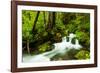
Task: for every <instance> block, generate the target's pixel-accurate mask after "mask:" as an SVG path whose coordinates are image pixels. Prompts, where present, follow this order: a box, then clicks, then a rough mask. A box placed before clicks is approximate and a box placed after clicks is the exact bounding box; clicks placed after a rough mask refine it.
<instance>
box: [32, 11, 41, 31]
mask: <svg viewBox="0 0 100 73" xmlns="http://www.w3.org/2000/svg"><path fill="white" fill-rule="evenodd" d="M39 14H40V11H38V12H37V15H36V17H35V20H34V25H33V28H32V31H33V32H34V30H35V27H36V22H37V20H38V17H39Z"/></svg>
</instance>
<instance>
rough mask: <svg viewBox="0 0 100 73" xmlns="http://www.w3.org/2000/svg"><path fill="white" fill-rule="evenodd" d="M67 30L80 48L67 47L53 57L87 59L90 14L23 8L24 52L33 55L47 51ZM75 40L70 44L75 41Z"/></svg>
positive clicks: (67, 33)
mask: <svg viewBox="0 0 100 73" xmlns="http://www.w3.org/2000/svg"><path fill="white" fill-rule="evenodd" d="M70 33H74V34H76V36H77V37H76V38H77V39H78V40H79V43H80V44H81V45H82V48H81V49H80V50H73V49H72V50H69V51H68V52H67V54H65V55H59V54H58V55H56V56H54V57H53V58H52V60H59V59H89V58H90V14H89V13H74V12H73V13H72V12H47V11H33V10H22V43H23V47H22V48H24V50H23V54H24V53H25V54H27V53H29V54H31V55H36V54H39V53H43V52H47V51H50V50H52V49H53V48H54V46H53V45H52V44H53V43H55V42H61V41H62V37H64V36H66V38H67V36H68V35H69V34H70ZM74 42H75V41H74V39H73V41H72V43H73V44H74Z"/></svg>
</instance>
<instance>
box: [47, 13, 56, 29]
mask: <svg viewBox="0 0 100 73" xmlns="http://www.w3.org/2000/svg"><path fill="white" fill-rule="evenodd" d="M55 19H56V18H55V12H49V17H48V25H47V29H49V30H51V29H52V28H53V26H54V25H55Z"/></svg>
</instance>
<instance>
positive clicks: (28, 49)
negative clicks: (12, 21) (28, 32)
mask: <svg viewBox="0 0 100 73" xmlns="http://www.w3.org/2000/svg"><path fill="white" fill-rule="evenodd" d="M26 44H27V51H28V53H29V54H30V48H29V39H27V42H26Z"/></svg>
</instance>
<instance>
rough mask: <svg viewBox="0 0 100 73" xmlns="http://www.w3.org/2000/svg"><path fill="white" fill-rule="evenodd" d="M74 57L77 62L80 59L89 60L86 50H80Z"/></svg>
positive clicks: (88, 53)
mask: <svg viewBox="0 0 100 73" xmlns="http://www.w3.org/2000/svg"><path fill="white" fill-rule="evenodd" d="M75 57H76V58H77V59H79V60H81V59H90V52H89V51H86V50H80V51H79V52H78V53H77V54H76V55H75Z"/></svg>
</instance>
